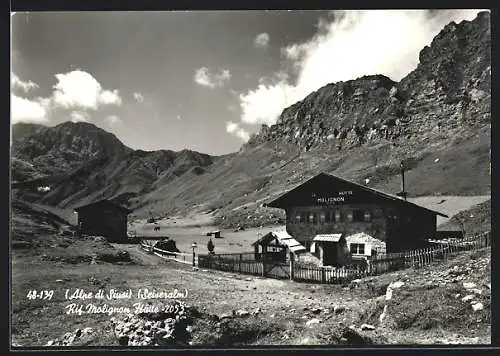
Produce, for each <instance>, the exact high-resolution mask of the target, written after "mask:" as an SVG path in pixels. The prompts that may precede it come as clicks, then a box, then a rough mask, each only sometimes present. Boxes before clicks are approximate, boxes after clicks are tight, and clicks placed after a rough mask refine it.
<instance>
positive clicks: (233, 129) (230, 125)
mask: <svg viewBox="0 0 500 356" xmlns="http://www.w3.org/2000/svg"><path fill="white" fill-rule="evenodd" d="M226 132H228V133H230V134H233V135H235V136H237V137H239V138H241V139H242V140H243V141H244V142H247V141H248V140H249V139H250V134H249V133H248V132H247V131H245V130H244V129H242V128H241V127H240V126H239V124H237V123H234V122H232V121H228V122H226Z"/></svg>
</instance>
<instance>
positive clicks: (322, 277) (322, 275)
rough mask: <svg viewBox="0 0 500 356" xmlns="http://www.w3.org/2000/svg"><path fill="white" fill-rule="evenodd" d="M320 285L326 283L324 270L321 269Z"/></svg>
mask: <svg viewBox="0 0 500 356" xmlns="http://www.w3.org/2000/svg"><path fill="white" fill-rule="evenodd" d="M321 283H323V284H325V283H326V275H325V268H324V267H321Z"/></svg>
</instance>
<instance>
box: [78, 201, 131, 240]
mask: <svg viewBox="0 0 500 356" xmlns="http://www.w3.org/2000/svg"><path fill="white" fill-rule="evenodd" d="M75 212H76V213H77V214H78V233H79V234H80V235H94V236H104V237H106V239H107V240H108V241H110V242H126V241H127V240H128V235H127V218H128V214H130V213H131V212H132V210H130V209H127V208H124V207H122V206H120V205H118V204H116V203H113V202H112V201H110V200H107V199H105V200H100V201H98V202H95V203H91V204H87V205H83V206H80V207H77V208H75Z"/></svg>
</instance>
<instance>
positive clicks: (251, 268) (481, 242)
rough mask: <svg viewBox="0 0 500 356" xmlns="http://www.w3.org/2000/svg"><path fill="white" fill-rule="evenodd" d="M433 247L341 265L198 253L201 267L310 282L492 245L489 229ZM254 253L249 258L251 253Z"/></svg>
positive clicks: (351, 276) (380, 271)
mask: <svg viewBox="0 0 500 356" xmlns="http://www.w3.org/2000/svg"><path fill="white" fill-rule="evenodd" d="M430 243H431V244H432V245H433V246H432V247H428V248H424V249H419V250H413V251H405V252H399V253H390V254H384V255H377V256H373V257H372V258H370V259H369V260H368V263H367V264H366V265H365V266H363V265H359V264H356V265H349V266H344V267H330V266H324V267H316V266H306V265H301V264H299V263H297V262H289V263H280V262H275V261H262V260H255V254H254V253H250V252H249V253H240V254H238V253H234V254H223V255H198V266H199V267H200V268H208V269H216V270H221V271H226V272H234V273H242V274H249V275H257V276H263V277H270V278H278V279H283V278H286V279H291V280H294V281H298V282H309V283H345V282H348V281H351V280H354V279H358V278H362V277H366V276H374V275H379V274H383V273H386V272H391V271H397V270H401V269H404V268H410V267H413V268H419V267H423V266H425V265H429V264H431V263H433V262H435V261H444V260H446V259H447V258H448V257H450V256H453V255H456V254H459V253H461V252H464V251H471V250H478V249H481V248H485V247H489V246H491V232H487V233H483V234H479V235H475V236H472V237H468V238H465V239H457V240H440V241H432V240H430ZM252 256H253V257H254V259H252V258H251V257H252Z"/></svg>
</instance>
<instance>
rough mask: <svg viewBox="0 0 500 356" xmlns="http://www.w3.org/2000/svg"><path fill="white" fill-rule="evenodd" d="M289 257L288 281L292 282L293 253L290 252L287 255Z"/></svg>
mask: <svg viewBox="0 0 500 356" xmlns="http://www.w3.org/2000/svg"><path fill="white" fill-rule="evenodd" d="M289 257H290V272H289V274H290V280H291V281H293V253H292V252H290V253H289Z"/></svg>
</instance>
